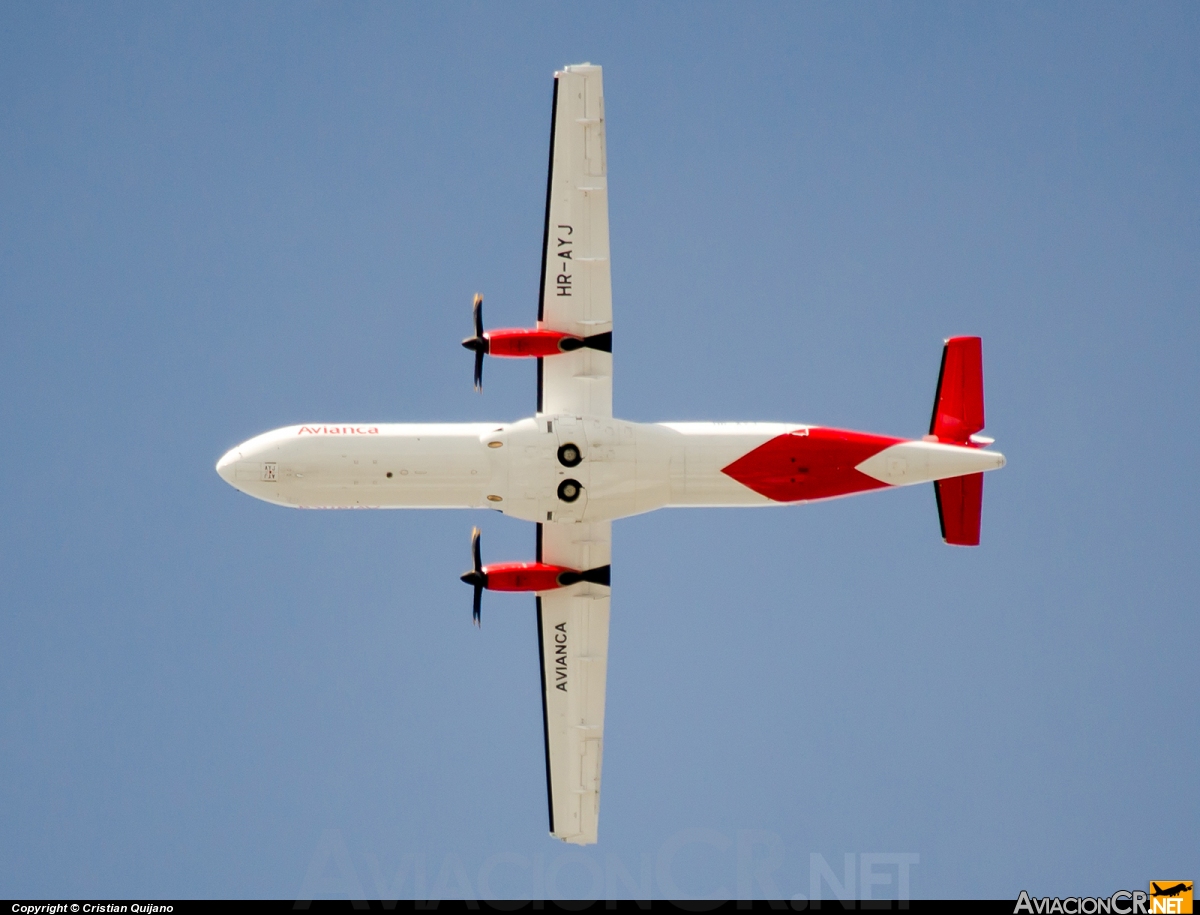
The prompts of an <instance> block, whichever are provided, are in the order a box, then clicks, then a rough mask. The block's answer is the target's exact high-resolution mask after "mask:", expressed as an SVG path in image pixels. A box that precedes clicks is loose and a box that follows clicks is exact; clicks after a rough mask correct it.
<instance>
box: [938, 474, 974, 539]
mask: <svg viewBox="0 0 1200 915" xmlns="http://www.w3.org/2000/svg"><path fill="white" fill-rule="evenodd" d="M933 491H934V492H935V493H937V506H938V520H939V521H940V522H941V523H942V539H943V540H945V541H946V542H947V543H951V544H954V545H955V546H979V519H980V516H981V515H982V514H983V474H982V473H969V474H967V475H966V476H965V477H951V478H950V479H949V480H938V481H936V482H935V483H934V484H933Z"/></svg>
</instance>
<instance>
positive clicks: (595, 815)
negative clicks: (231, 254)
mask: <svg viewBox="0 0 1200 915" xmlns="http://www.w3.org/2000/svg"><path fill="white" fill-rule="evenodd" d="M482 312H483V300H482V297H481V296H478V295H477V296H476V297H475V301H474V304H473V320H474V330H475V334H474V336H472V337H468V338H467V339H466V340H464V341H463V346H465V347H466V348H468V349H469V350H472V351H473V352H474V353H475V371H474V382H475V388H476V390H480V389H481V388H482V383H483V365H484V360H485V357H487V356H495V357H503V358H527V359H535V360H536V364H537V403H536V409H535V411H534V415H532V416H529V417H526V418H524V419H520V420H517V421H516V422H484V423H455V424H440V423H439V424H405V423H382V422H380V423H363V422H356V423H311V424H305V425H298V426H287V427H285V428H281V429H275V430H274V431H271V432H266V433H263V434H262V435H258V436H256V437H254V438H252V439H250V440H248V441H246V442H243V443H242V444H240V445H238V446H236V447H235V448H233V449H231V450H230V451H229V452H228V453H227V454H225V455H224V456H223V457H222V458H221V459H220V461H219V462H218V463H217V468H216V469H217V473H218V474H220V475H221V477H222V478H223V479H224V480H226V481H227V482H228V483H230V484H231V485H232V486H234V487H235V488H237V489H239V490H241V491H242V492H244V493H247V494H249V495H251V496H254V497H256V498H258V499H262V500H264V501H266V502H272V503H274V504H276V505H283V506H288V507H291V508H313V509H318V508H319V509H353V508H474V509H479V508H490V509H494V510H496V511H499V512H503V513H504V514H506V515H509V516H511V517H514V518H521V519H524V520H526V521H531V522H533V523H534V524H535V525H536V526H537V527H536V532H537V533H536V541H535V550H534V561H532V562H499V563H491V564H488V565H484V564H483V562H482V556H481V552H482V550H481V544H480V534H479V531H478V529H476V530H474V531H473V532H472V538H471V539H472V544H471V557H472V568H471V570H470V571H468V572H467V573H465V574H464V575H463V576H462V580H463V581H464V582H466V583H467V584H469V585H471V586H472V588H473V589H474V599H473V606H472V618H473V620H474V622H475V624H476V625H478V624H479V622H480V619H481V599H482V593H483V591H485V590H492V591H521V592H531V593H533V594H534V595H535V605H536V609H537V628H538V649H539V653H540V656H541V681H542V724H543V731H544V734H545V755H546V792H547V800H548V806H549V815H550V834H551V835H552V836H554V837H556V838H558V839H561V840H563V841H565V842H569V843H574V844H579V845H588V844H592V843H595V842H596V841H597V835H598V823H599V809H600V768H601V756H602V749H603V742H604V694H605V675H606V668H607V657H608V630H609V602H610V595H611V567H610V561H611V548H612V522H613V521H615V520H617V519H620V518H627V517H629V516H631V515H637V514H641V513H642V512H649V511H654V510H655V509H659V508H668V507H684V506H702V507H723V506H739V507H743V506H768V505H794V504H799V503H804V502H811V501H814V500H818V499H832V498H837V497H841V496H848V495H851V494H855V493H862V492H869V491H874V490H882V489H888V488H892V487H897V486H911V485H914V484H917V483H929V482H932V483H933V484H934V488H935V491H936V494H937V506H938V514H939V519H940V522H941V529H942V537H943V539H944V540H945V541H946V542H947V543H951V544H957V545H963V546H968V545H976V544H978V543H979V531H980V513H981V507H982V503H983V474H984V472H986V471H989V470H995V469H997V468H1000V467H1003V466H1004V463H1005V459H1004V456H1003V455H1002V454H1000V453H999V452H996V451H992V450H988V449H987V446H988V445H990V444H992V441H993V440H992V439H990V438H987V437H985V436H981V435H980V434H979V433H980V432H981V430H982V429H983V427H984V410H983V354H982V345H981V342H980V339H979V338H978V337H952V338H950V339H948V340H946V341H945V344H944V347H943V351H942V364H941V371H940V374H939V377H938V384H937V393H936V396H935V399H934V407H933V417H932V420H931V422H930V426H929V433H928V434H927V435H924V436H922V437H921V438H919V439H914V440H905V439H900V438H894V437H891V436H886V435H874V434H869V433H864V432H853V431H849V430H844V429H834V428H827V427H822V426H813V425H804V424H800V423H767V422H664V423H636V422H629V421H625V420H621V419H618V418H617V417H615V416H614V415H613V409H612V377H613V374H612V373H613V353H612V346H613V338H612V330H613V313H612V293H611V284H610V269H609V239H608V181H607V162H606V158H605V121H604V93H603V86H602V71H601V68H600V67H598V66H593V65H591V64H579V65H574V66H567V67H564V68H563V69H562V70H560V71H558V72H556V73H555V74H554V100H553V105H552V117H551V122H550V168H549V175H548V178H547V190H546V215H545V229H544V233H543V236H542V273H541V287H540V294H539V297H538V311H537V324H536V326H535V327H532V328H505V329H495V330H490V331H489V330H486V329H485V327H484V322H483V313H482Z"/></svg>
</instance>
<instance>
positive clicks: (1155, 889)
mask: <svg viewBox="0 0 1200 915" xmlns="http://www.w3.org/2000/svg"><path fill="white" fill-rule="evenodd" d="M1191 888H1192V882H1191V881H1190V880H1188V881H1185V882H1183V883H1176V884H1175V885H1174V886H1168V887H1166V888H1165V889H1164V888H1163V887H1161V886H1159V885H1158V884H1157V883H1151V884H1150V895H1151V896H1178V895H1179V894H1181V893H1186V892H1187V891H1188V890H1190V889H1191Z"/></svg>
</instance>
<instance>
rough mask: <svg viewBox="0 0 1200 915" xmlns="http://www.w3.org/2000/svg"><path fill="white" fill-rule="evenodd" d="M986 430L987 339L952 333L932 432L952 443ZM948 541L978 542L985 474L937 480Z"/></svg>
mask: <svg viewBox="0 0 1200 915" xmlns="http://www.w3.org/2000/svg"><path fill="white" fill-rule="evenodd" d="M982 428H983V341H982V340H980V338H979V337H951V338H950V339H949V340H947V341H946V346H945V349H943V350H942V368H941V371H940V372H939V373H938V386H937V394H935V395H934V398H933V418H932V419H930V421H929V434H930V435H931V436H934V437H935V438H936V439H937V440H938V441H939V442H945V443H946V444H948V445H969V444H973V443H972V441H971V437H972V436H973V435H974V434H975V433H976V432H979V431H980V430H981V429H982ZM933 491H934V493H936V495H937V506H938V520H939V521H940V522H941V525H942V539H943V540H945V541H946V542H947V543H951V544H954V545H955V546H978V545H979V523H980V517H981V516H982V514H983V474H982V473H971V474H967V475H966V476H962V477H952V478H950V479H948V480H937V481H936V482H935V483H934V484H933Z"/></svg>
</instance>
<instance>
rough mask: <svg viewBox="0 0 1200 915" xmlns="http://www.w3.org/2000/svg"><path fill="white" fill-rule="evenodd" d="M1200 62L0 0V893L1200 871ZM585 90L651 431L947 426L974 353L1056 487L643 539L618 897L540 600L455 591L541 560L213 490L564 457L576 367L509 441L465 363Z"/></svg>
mask: <svg viewBox="0 0 1200 915" xmlns="http://www.w3.org/2000/svg"><path fill="white" fill-rule="evenodd" d="M1197 46H1200V11H1198V8H1197V7H1196V6H1195V5H1192V4H1166V3H1162V4H1153V5H1138V6H1134V5H1103V4H1101V5H1098V4H1086V5H1067V4H1056V5H1031V4H1006V5H1003V6H1000V5H994V4H974V5H969V4H950V5H936V4H891V5H865V4H864V5H849V6H847V5H832V4H830V5H813V4H778V5H777V4H756V5H750V4H736V5H735V4H726V5H714V4H657V5H653V6H648V5H640V4H618V5H593V6H586V7H580V6H578V5H575V6H571V5H564V4H549V3H546V4H526V5H517V6H510V5H499V4H457V5H455V4H437V5H401V4H386V5H384V4H357V5H337V4H286V5H284V4H266V3H261V4H253V5H229V4H217V3H205V4H174V5H167V4H117V5H109V6H96V5H84V4H75V5H62V4H58V5H55V4H40V3H39V4H33V3H9V4H6V5H4V7H3V9H2V10H0V85H3V87H4V90H3V92H0V208H2V210H0V211H2V212H3V219H0V307H2V308H3V325H2V326H3V328H4V334H3V339H4V343H5V345H4V347H3V351H2V355H0V391H3V396H0V418H2V419H3V423H4V427H5V428H6V429H7V430H8V434H7V435H6V436H5V437H4V439H3V444H2V445H0V448H2V449H3V451H2V453H3V459H2V466H3V468H4V473H3V474H2V475H0V513H2V516H3V522H2V523H0V611H2V612H0V716H2V717H0V759H3V772H4V777H3V779H0V811H3V813H2V816H0V821H2V822H3V826H2V827H0V895H6V896H39V897H54V896H60V895H66V896H83V895H88V896H93V897H101V896H184V897H188V896H224V897H229V896H271V897H294V896H296V895H298V894H306V893H307V894H313V895H324V894H333V895H336V894H338V893H342V894H344V893H345V892H348V891H354V889H355V887H359V888H361V891H362V892H363V893H366V894H368V895H373V896H376V897H378V896H380V895H388V894H396V895H401V896H407V895H412V894H413V893H427V894H435V893H445V894H448V895H459V894H464V893H465V894H471V895H486V894H488V893H489V892H490V893H493V894H498V895H507V896H529V895H531V894H539V893H541V892H555V893H561V894H564V895H576V894H588V893H592V892H601V891H607V889H608V888H610V887H615V888H616V891H617V892H620V893H621V894H622V895H628V894H629V893H630V892H632V890H630V889H629V888H628V886H627V884H625V883H623V882H622V880H623V879H625V878H626V877H628V878H630V879H632V880H633V881H634V883H635V884H636V885H637V886H638V887H643V886H648V887H649V891H650V892H652V893H653V894H655V895H664V894H665V895H672V894H682V895H694V896H707V895H728V894H736V893H753V894H755V895H759V894H762V893H764V892H778V893H780V894H782V895H784V896H788V897H790V896H793V895H796V894H800V895H803V896H807V895H810V894H811V891H812V883H811V878H812V877H813V875H814V874H816V875H817V877H818V878H819V881H820V883H819V888H820V890H821V892H822V893H823V895H825V896H826V897H829V896H831V895H833V894H834V892H835V889H836V888H831V884H830V882H829V879H828V878H829V874H833V875H834V876H835V877H836V878H837V880H838V881H841V882H842V883H843V884H844V883H845V877H846V872H845V870H844V864H845V862H846V856H853V857H852V858H850V862H849V863H850V869H851V874H852V875H853V878H854V879H855V880H856V881H857V883H856V892H857V891H861V889H862V879H863V874H864V873H866V874H867V875H868V879H872V878H871V875H875V879H879V880H883V879H885V878H886V879H888V880H891V881H892V882H891V883H890V884H884V885H880V886H874V885H872V886H871V889H872V891H873V892H875V893H876V894H877V895H885V896H886V895H895V893H896V892H897V891H898V881H899V877H900V869H901V868H900V866H899V865H896V864H895V862H896V861H898V860H901V859H900V858H896V857H895V856H909V857H905V858H903V860H905V861H913V859H912V857H911V856H916V859H915V861H913V863H912V864H911V865H905V866H906V867H908V871H909V878H910V881H911V893H912V894H913V895H914V896H917V897H933V896H950V897H955V896H993V897H1015V896H1016V894H1017V893H1018V892H1019V891H1020V890H1021V889H1028V890H1029V891H1030V892H1034V893H1037V894H1041V893H1051V894H1060V895H1066V894H1071V895H1079V894H1083V895H1091V894H1107V893H1111V892H1112V891H1113V890H1116V889H1120V888H1131V889H1144V888H1145V883H1146V881H1148V880H1150V879H1163V878H1170V879H1176V878H1183V879H1187V878H1193V877H1196V876H1197V874H1198V873H1200V866H1198V865H1200V854H1198V853H1197V845H1196V841H1195V832H1194V826H1195V823H1196V822H1197V820H1198V819H1200V800H1198V795H1197V792H1196V790H1195V788H1196V759H1197V751H1198V749H1200V747H1198V739H1197V732H1196V699H1197V693H1198V687H1200V680H1198V677H1197V673H1196V670H1197V668H1196V664H1195V652H1196V644H1197V641H1198V638H1200V626H1198V624H1197V619H1196V594H1197V592H1198V589H1200V580H1198V579H1200V575H1198V573H1197V568H1198V563H1197V559H1196V553H1197V542H1198V538H1197V528H1196V518H1197V516H1198V513H1200V498H1198V496H1200V486H1198V484H1197V473H1198V471H1200V465H1198V461H1197V454H1198V453H1200V435H1198V429H1197V417H1196V412H1197V410H1196V404H1197V395H1198V393H1200V361H1198V358H1197V355H1196V354H1197V348H1198V346H1200V332H1198V331H1200V328H1198V321H1197V290H1198V289H1200V259H1198V251H1200V246H1198V242H1200V224H1198V220H1197V213H1200V199H1198V198H1200V191H1198V184H1197V180H1196V176H1197V174H1200V118H1198V117H1197V115H1198V113H1200V112H1198V105H1200V94H1198V90H1200V58H1197V55H1196V47H1197ZM584 60H589V61H591V62H593V63H599V64H602V65H603V66H604V67H605V84H606V85H605V90H606V113H607V117H608V158H609V180H610V211H611V232H612V262H613V290H614V311H615V322H616V344H615V353H616V363H615V365H616V369H615V371H616V377H615V395H614V396H615V404H616V411H617V413H618V415H620V416H622V417H625V418H628V419H633V420H639V421H657V420H691V419H728V420H733V419H745V420H778V421H797V422H813V423H821V424H828V425H838V426H844V427H849V428H857V429H863V430H869V431H876V432H882V433H893V434H899V435H913V436H916V435H919V434H920V433H922V432H923V431H925V425H926V423H927V422H928V415H929V408H930V404H931V400H932V396H933V388H934V382H935V379H936V373H937V364H938V358H939V355H940V348H941V341H942V338H943V337H946V336H949V335H952V334H980V335H982V337H983V339H984V360H985V378H986V391H987V410H988V418H989V424H988V429H987V431H988V433H989V434H991V435H993V436H995V437H996V439H997V440H998V445H997V446H998V447H1000V448H1001V449H1002V450H1003V451H1004V452H1005V453H1006V454H1007V455H1008V457H1009V466H1008V467H1007V468H1006V469H1005V470H1003V471H1001V472H1000V473H997V474H992V475H989V477H988V480H987V485H986V492H985V505H984V529H983V545H982V546H981V547H980V548H979V549H976V550H963V549H953V548H950V547H947V546H945V545H943V544H942V543H941V542H940V538H939V536H938V528H937V519H936V512H935V506H934V498H933V493H932V491H931V489H932V487H925V486H922V487H914V488H912V489H908V490H903V491H896V492H888V493H882V494H874V495H869V496H864V497H858V498H852V499H848V500H842V501H835V502H831V503H825V504H820V505H814V506H807V507H799V508H787V509H778V510H736V511H707V510H700V511H677V512H658V513H656V514H652V515H648V516H643V517H639V518H634V519H630V520H626V521H622V522H618V523H617V524H616V525H615V528H614V538H615V539H614V552H613V556H614V560H613V562H614V592H613V610H612V613H613V616H612V631H611V646H610V662H609V686H608V710H607V729H606V730H607V734H606V736H607V741H606V750H605V769H604V793H603V806H602V815H601V843H600V845H598V846H596V847H595V848H593V849H589V850H585V851H582V852H581V851H578V850H569V849H566V848H565V847H564V846H562V845H560V844H559V843H557V842H554V841H553V840H551V839H549V838H548V837H547V836H546V813H545V782H544V772H543V768H542V767H543V761H542V759H543V757H542V740H541V733H540V731H541V715H540V704H539V698H538V689H539V685H538V672H537V662H536V635H535V629H534V622H533V605H532V601H531V600H529V599H525V598H521V597H506V596H496V595H489V600H488V603H487V606H486V607H485V615H486V619H485V626H484V628H483V629H482V630H481V631H476V630H475V629H473V628H472V626H471V624H470V592H469V590H468V589H466V588H465V587H464V586H463V585H462V584H461V583H460V582H459V581H458V575H459V573H461V572H462V570H463V569H464V568H466V567H467V564H468V561H469V560H468V543H469V533H470V529H471V526H472V525H473V524H480V525H482V527H483V529H484V536H485V545H486V548H487V552H488V554H489V555H490V557H491V558H493V559H501V558H504V559H518V558H526V557H527V556H529V555H530V554H531V552H532V547H533V533H532V529H531V528H530V527H529V526H528V525H524V524H522V523H520V522H516V521H512V520H510V519H507V518H504V517H502V516H500V515H498V514H490V513H483V512H479V513H470V512H461V513H454V512H440V513H429V512H425V513H422V512H408V513H401V512H389V513H383V512H380V513H351V512H346V513H339V512H329V513H320V512H303V513H301V512H292V511H288V510H284V509H280V508H276V507H273V506H269V505H265V504H263V503H259V502H256V501H254V500H252V499H249V498H248V497H246V496H243V495H241V494H239V493H237V492H235V491H234V490H233V489H231V488H230V487H228V486H226V485H225V484H224V483H223V482H222V481H221V480H220V479H219V478H218V477H217V475H216V473H215V472H214V471H213V464H214V463H215V461H216V459H217V458H218V457H219V456H220V455H221V454H222V453H223V452H224V451H225V450H226V449H227V448H228V447H230V446H232V445H234V444H236V443H237V442H239V441H241V440H244V439H246V438H249V437H250V436H252V435H254V434H256V433H258V432H261V431H265V430H267V429H270V428H273V427H276V426H281V425H285V424H289V423H294V422H310V421H316V422H333V421H360V420H376V421H421V420H425V421H428V420H444V421H475V420H493V419H494V420H511V419H516V418H519V417H521V416H524V415H528V414H529V413H531V412H532V410H533V405H534V376H533V369H532V366H528V365H524V364H519V363H493V364H492V365H491V366H490V367H489V369H488V377H487V390H486V393H485V394H484V395H483V396H482V397H480V396H477V395H475V394H474V393H473V392H472V391H471V380H470V372H471V364H470V356H469V354H466V353H464V352H463V351H462V350H461V348H460V347H459V340H460V339H461V338H462V337H463V336H465V335H466V334H467V333H468V332H469V329H470V327H469V320H470V301H471V295H472V294H473V293H474V292H475V291H482V292H483V293H485V295H486V296H487V309H488V320H489V323H490V324H493V325H510V326H511V325H522V324H527V323H529V322H531V321H532V320H533V318H534V316H535V312H536V296H537V280H538V264H539V256H540V245H541V231H542V227H541V222H542V213H543V205H544V194H545V163H546V144H547V136H548V129H549V114H550V93H551V75H552V73H553V71H554V69H555V68H556V67H559V66H562V65H563V64H566V63H574V62H581V61H584ZM873 854H883V855H892V856H893V858H887V859H874V858H870V857H869V856H870V855H873ZM880 862H882V863H880ZM889 862H891V863H889ZM824 865H827V866H828V871H825V870H823V869H822V867H823V866H824ZM879 875H882V876H879ZM643 880H648V881H649V882H648V883H642V882H641V881H643Z"/></svg>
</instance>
